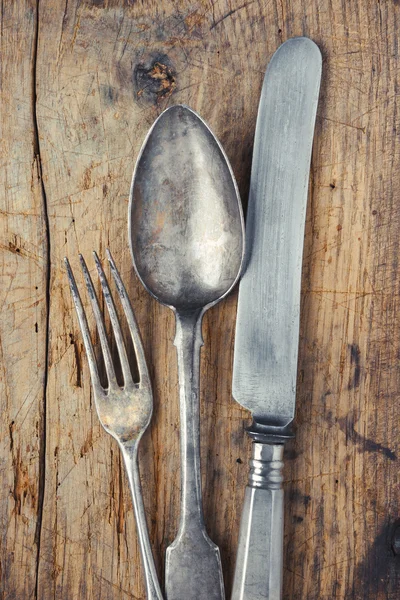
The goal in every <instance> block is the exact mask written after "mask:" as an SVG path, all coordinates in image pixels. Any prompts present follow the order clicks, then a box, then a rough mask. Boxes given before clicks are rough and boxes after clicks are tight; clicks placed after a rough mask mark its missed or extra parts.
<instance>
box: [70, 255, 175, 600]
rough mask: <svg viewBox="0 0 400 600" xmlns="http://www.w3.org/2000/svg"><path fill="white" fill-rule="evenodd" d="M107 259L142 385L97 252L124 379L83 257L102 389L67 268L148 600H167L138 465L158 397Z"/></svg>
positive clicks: (132, 317)
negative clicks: (125, 491) (124, 485)
mask: <svg viewBox="0 0 400 600" xmlns="http://www.w3.org/2000/svg"><path fill="white" fill-rule="evenodd" d="M107 256H108V260H109V263H110V267H111V273H112V275H113V278H114V281H115V284H116V288H117V291H118V295H119V298H120V301H121V304H122V308H123V310H124V314H125V318H126V321H127V323H128V328H129V332H130V335H131V337H132V342H133V346H134V349H135V355H136V361H137V366H138V371H139V382H138V383H136V382H135V381H134V380H133V377H132V371H131V368H130V365H129V360H128V356H127V352H126V348H125V343H124V339H123V336H122V331H121V326H120V323H119V320H118V316H117V312H116V309H115V305H114V301H113V298H112V295H111V292H110V288H109V286H108V282H107V279H106V276H105V274H104V271H103V268H102V266H101V263H100V261H99V259H98V256H97V254H96V253H95V252H94V260H95V263H96V267H97V272H98V276H99V279H100V283H101V288H102V291H103V296H104V300H105V302H106V305H107V309H108V313H109V315H110V321H111V326H112V329H113V333H114V337H115V341H116V344H117V348H118V355H119V359H120V363H121V369H122V375H123V380H124V382H123V385H122V386H121V385H119V384H118V382H117V377H116V374H115V367H114V361H113V358H112V355H111V350H110V345H109V342H108V339H107V334H106V330H105V326H104V320H103V316H102V313H101V310H100V306H99V301H98V298H97V295H96V292H95V290H94V287H93V283H92V279H91V277H90V274H89V271H88V269H87V267H86V263H85V261H84V259H83V257H82V256H80V262H81V266H82V271H83V275H84V278H85V282H86V287H87V291H88V294H89V298H90V301H91V304H92V308H93V313H94V317H95V320H96V325H97V330H98V333H99V338H100V343H101V348H102V353H103V359H104V364H105V368H106V374H107V380H108V384H107V387H103V386H102V384H101V382H100V376H99V371H98V366H97V362H96V357H95V354H94V350H93V345H92V340H91V337H90V332H89V327H88V324H87V319H86V314H85V310H84V308H83V305H82V301H81V298H80V295H79V291H78V287H77V285H76V281H75V278H74V275H73V272H72V269H71V267H70V264H69V262H68V259H65V263H66V266H67V272H68V278H69V283H70V288H71V294H72V298H73V301H74V304H75V308H76V312H77V315H78V320H79V325H80V328H81V331H82V337H83V341H84V345H85V350H86V354H87V359H88V362H89V369H90V376H91V379H92V387H93V393H94V400H95V405H96V410H97V414H98V417H99V419H100V423H101V424H102V426H103V427H104V429H105V430H106V431H107V433H109V434H110V435H112V437H113V438H114V439H115V440H116V441H117V443H118V445H119V447H120V450H121V453H122V456H123V458H124V462H125V467H126V472H127V475H128V481H129V486H130V490H131V494H132V501H133V509H134V513H135V518H136V526H137V531H138V538H139V546H140V551H141V555H142V560H143V567H144V575H145V579H146V591H147V598H148V599H149V600H162V597H163V596H162V593H161V589H160V585H159V582H158V578H157V572H156V568H155V565H154V559H153V554H152V550H151V545H150V541H149V534H148V530H147V523H146V514H145V510H144V505H143V498H142V488H141V484H140V473H139V467H138V446H139V442H140V438H141V437H142V435H143V433H144V431H145V430H146V429H147V426H148V425H149V422H150V419H151V415H152V412H153V395H152V391H151V384H150V378H149V373H148V370H147V365H146V359H145V356H144V352H143V346H142V341H141V338H140V332H139V329H138V326H137V323H136V319H135V315H134V313H133V310H132V307H131V304H130V302H129V299H128V296H127V293H126V290H125V287H124V284H123V283H122V280H121V277H120V275H119V273H118V271H117V268H116V266H115V263H114V261H113V259H112V256H111V254H110V252H109V251H107Z"/></svg>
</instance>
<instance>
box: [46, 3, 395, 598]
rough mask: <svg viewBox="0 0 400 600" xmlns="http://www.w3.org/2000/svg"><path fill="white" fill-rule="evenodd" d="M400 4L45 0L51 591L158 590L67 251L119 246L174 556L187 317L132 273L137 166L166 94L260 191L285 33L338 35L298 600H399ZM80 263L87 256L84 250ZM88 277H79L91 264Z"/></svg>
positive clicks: (221, 530)
mask: <svg viewBox="0 0 400 600" xmlns="http://www.w3.org/2000/svg"><path fill="white" fill-rule="evenodd" d="M399 10H400V9H399V6H398V3H397V2H387V3H383V2H372V0H364V1H362V2H351V3H342V2H340V1H339V0H319V1H316V0H315V1H311V2H310V1H309V0H308V1H307V2H305V1H303V0H296V1H294V0H293V1H291V0H283V1H282V2H275V1H271V2H269V3H266V2H248V3H243V2H240V0H236V1H232V2H231V3H229V4H228V3H225V2H215V3H207V2H199V3H197V4H193V3H191V2H185V1H181V2H179V3H176V2H174V3H173V2H169V1H168V2H167V1H165V2H163V3H161V4H160V3H157V2H148V3H146V6H144V5H143V6H142V5H139V4H138V3H136V4H135V5H131V3H130V2H125V3H124V2H122V1H121V2H118V1H113V2H111V1H109V2H107V1H104V2H99V1H96V2H94V1H93V2H89V1H85V2H78V1H77V0H76V1H71V0H70V1H69V2H68V3H67V4H66V6H65V8H64V7H63V9H62V10H60V7H59V6H58V4H57V3H54V2H53V1H52V0H42V2H41V3H40V13H39V17H40V27H39V54H38V124H39V132H40V143H41V155H42V164H43V173H44V184H45V189H46V197H47V201H48V212H49V219H50V234H51V249H52V253H51V266H52V270H51V313H50V325H51V327H50V331H51V338H50V355H49V371H48V378H49V386H48V390H49V391H48V399H47V402H48V409H47V427H46V430H47V441H46V450H47V454H46V488H45V492H46V494H45V504H44V520H43V526H42V536H41V562H40V571H39V575H40V578H39V597H40V598H43V599H47V598H50V597H51V598H59V599H61V598H77V597H79V598H80V599H89V598H90V599H92V598H99V597H101V598H121V599H122V598H129V597H138V598H142V597H143V596H144V591H143V585H142V583H141V580H140V574H141V571H140V568H139V566H138V565H139V555H138V549H137V542H136V538H135V528H134V523H133V516H132V510H131V507H130V504H129V497H128V490H127V486H126V481H125V476H124V473H123V470H122V467H121V463H120V459H119V455H118V452H117V448H116V446H115V444H114V443H113V441H112V440H111V439H109V438H108V437H107V436H106V434H104V433H103V432H102V430H101V429H100V426H99V425H98V422H97V418H96V415H95V411H94V408H93V406H92V403H91V393H90V380H89V374H88V370H87V365H86V360H85V357H84V355H83V350H82V343H81V338H80V335H79V331H78V327H77V323H76V319H75V316H74V314H73V312H72V308H71V302H70V298H69V292H68V289H67V282H66V278H65V273H64V270H63V267H62V257H63V256H64V255H65V254H68V255H69V256H70V257H71V258H72V259H74V257H75V256H76V254H77V252H78V251H81V252H83V253H84V254H85V255H87V256H88V255H89V252H90V251H91V250H92V249H93V248H96V249H97V250H99V252H100V254H101V256H104V249H105V247H106V246H110V247H111V249H112V251H113V253H114V255H115V258H116V260H117V262H118V264H119V265H120V266H121V269H122V273H123V275H124V278H125V280H126V281H127V285H128V288H129V290H130V293H131V295H132V298H133V300H134V303H135V306H136V311H137V316H138V320H139V323H140V326H141V329H142V333H143V337H144V341H145V346H146V351H147V356H148V360H149V364H150V369H151V373H152V376H153V380H154V394H155V407H156V410H155V416H154V421H153V424H152V428H151V431H150V433H149V435H147V436H146V438H145V440H144V442H143V449H142V450H143V451H142V457H141V458H142V469H143V481H144V487H145V501H146V504H147V507H148V513H149V523H150V530H151V536H152V539H153V542H154V547H155V554H156V560H157V563H158V565H159V568H160V572H161V570H162V561H163V555H164V550H165V547H166V545H167V544H168V543H169V542H170V541H171V540H172V539H173V537H174V532H175V528H176V523H177V518H178V504H179V493H178V487H179V479H178V406H177V372H176V359H175V353H174V348H173V346H172V341H173V335H174V332H173V319H172V315H171V314H170V313H169V311H168V310H167V309H163V308H161V307H159V306H157V305H156V304H155V303H154V302H153V301H151V300H150V299H149V298H148V296H147V295H146V294H145V293H144V291H143V290H142V289H141V287H140V285H139V283H138V281H137V280H136V279H135V277H134V275H133V274H132V267H131V261H130V257H129V252H128V240H127V231H126V214H127V201H128V193H129V183H130V177H131V173H132V169H133V165H134V161H135V159H136V156H137V153H138V150H139V147H140V144H141V141H142V139H143V137H144V135H145V133H146V130H147V128H148V127H149V126H150V125H151V123H152V122H153V120H154V118H155V117H156V116H157V115H158V114H159V112H160V111H161V110H162V109H163V108H165V107H166V106H168V105H169V104H171V103H175V102H184V103H187V104H189V105H190V106H191V107H193V108H194V109H196V110H197V111H198V112H199V113H200V114H201V115H202V116H203V117H204V118H205V119H206V120H207V121H208V122H209V123H210V125H211V127H212V128H213V130H214V131H215V133H216V134H217V135H218V136H219V138H220V139H221V141H222V143H223V144H224V146H225V148H226V150H227V153H228V155H229V157H230V159H231V161H232V165H233V168H234V171H235V174H236V176H237V178H238V181H239V186H240V189H241V192H242V194H243V197H245V196H246V195H247V189H248V179H249V171H250V160H251V147H252V139H253V134H254V126H255V118H256V111H257V104H258V97H259V92H260V89H261V83H262V77H263V73H264V71H265V68H266V65H267V62H268V60H269V58H270V56H271V55H272V53H273V51H274V50H275V49H276V48H277V46H278V45H279V43H281V42H282V41H284V40H285V39H287V38H288V37H291V36H294V35H308V36H309V37H311V38H312V39H314V40H315V41H316V42H317V43H318V44H319V45H320V47H321V49H322V51H323V55H324V70H323V77H324V81H323V88H322V95H321V102H320V107H319V111H318V123H317V130H316V139H315V148H314V156H313V164H312V181H311V186H310V202H309V209H308V221H307V230H306V241H305V243H306V248H305V256H304V279H303V304H302V308H303V311H302V326H301V343H300V363H299V364H300V372H299V388H298V390H299V405H298V411H297V429H298V434H297V439H296V441H295V442H293V443H292V445H291V447H290V448H288V449H287V450H288V451H287V456H288V459H289V464H288V466H287V468H286V472H285V488H286V496H287V499H288V500H289V502H288V505H287V511H286V528H285V573H284V577H285V592H284V598H294V599H302V600H305V599H307V600H316V599H317V598H318V599H319V598H326V599H328V598H329V599H331V598H342V599H353V600H355V599H361V598H362V599H363V600H365V599H367V600H372V599H374V600H376V599H377V600H382V599H391V600H394V599H395V598H397V597H398V594H399V590H400V576H399V569H400V567H399V564H400V563H399V559H398V557H394V555H393V553H392V552H391V549H390V537H391V535H392V531H393V527H394V524H395V522H396V520H397V518H398V515H399V506H398V502H399V500H398V498H399V479H398V468H397V460H398V452H399V443H398V439H399V426H398V422H399V420H398V418H399V409H398V401H397V398H398V388H399V375H398V370H397V358H398V356H399V342H400V335H399V329H398V327H397V319H396V317H397V308H398V297H399V294H398V286H399V276H398V273H397V270H398V259H397V255H398V237H399V236H398V226H399V223H398V220H399V219H398V215H399V211H398V207H397V202H396V190H397V188H398V178H399V168H398V166H399V161H398V150H397V147H396V139H397V128H398V113H397V104H396V100H397V94H398V76H399V56H398V45H397V44H398V42H397V38H398V19H399V14H398V13H399ZM72 262H73V265H74V266H75V267H76V266H77V261H76V260H72ZM80 281H81V280H80ZM234 315H235V295H233V296H232V297H231V298H229V299H228V300H227V301H226V302H224V303H223V304H221V305H220V306H217V307H215V308H214V309H213V310H212V311H211V312H210V314H209V315H207V317H206V319H205V323H204V337H205V347H204V349H203V356H202V378H203V379H202V382H203V388H202V434H203V439H202V442H203V450H202V454H203V479H204V489H205V511H206V518H207V523H208V528H209V531H210V534H211V537H212V538H213V539H214V540H215V541H216V542H217V543H218V544H219V545H220V546H221V549H222V555H223V561H224V565H225V570H226V583H227V590H228V593H229V590H230V587H231V581H232V572H233V563H234V553H235V545H236V538H237V531H238V519H239V513H240V505H241V501H242V497H243V490H244V485H245V479H246V474H247V466H246V463H247V459H248V456H249V444H248V440H246V439H245V436H244V434H243V419H245V418H246V413H245V412H244V411H242V410H241V409H240V408H239V407H238V405H237V404H235V403H234V401H233V400H232V399H231V393H230V379H231V359H232V347H233V332H234Z"/></svg>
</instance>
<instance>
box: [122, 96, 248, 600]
mask: <svg viewBox="0 0 400 600" xmlns="http://www.w3.org/2000/svg"><path fill="white" fill-rule="evenodd" d="M243 236H244V225H243V217H242V210H241V203H240V198H239V193H238V190H237V186H236V183H235V179H234V176H233V173H232V169H231V167H230V165H229V162H228V159H227V157H226V155H225V153H224V151H223V149H222V147H221V145H220V143H219V142H218V140H217V139H216V138H215V136H214V135H213V134H212V132H211V131H210V129H209V128H208V127H207V125H206V124H205V123H204V121H202V119H201V118H200V117H199V116H198V115H197V114H196V113H195V112H193V111H192V110H190V109H189V108H187V107H185V106H181V105H177V106H173V107H171V108H169V109H167V110H165V111H164V112H163V113H162V114H161V116H160V117H159V118H158V119H157V121H156V122H155V123H154V125H153V127H152V128H151V129H150V131H149V133H148V135H147V138H146V140H145V142H144V144H143V147H142V150H141V152H140V155H139V158H138V161H137V163H136V168H135V171H134V174H133V179H132V187H131V194H130V208H129V239H130V244H131V251H132V257H133V262H134V266H135V269H136V272H137V274H138V276H139V278H140V280H141V281H142V283H143V285H144V287H145V288H146V289H147V290H148V292H149V293H150V294H152V295H153V296H154V297H155V298H156V299H157V300H158V301H159V302H161V303H162V304H165V305H167V306H169V307H170V308H171V309H172V310H173V311H174V313H175V317H176V337H175V342H174V343H175V346H176V348H177V353H178V365H179V388H180V429H181V439H180V444H181V482H182V487H181V519H180V524H179V531H178V535H177V537H176V539H175V541H174V542H173V543H172V544H171V545H170V546H169V547H168V548H167V554H166V572H165V592H166V596H167V598H168V600H188V599H190V598H196V600H222V599H223V598H224V584H223V577H222V568H221V560H220V554H219V549H218V547H217V546H216V545H215V544H214V543H213V542H212V541H211V540H210V538H209V537H208V535H207V533H206V530H205V525H204V517H203V508H202V492H201V478H200V419H199V360H200V348H201V346H202V344H203V341H202V336H201V322H202V318H203V315H204V313H205V311H206V310H207V309H208V308H210V307H211V306H213V305H214V304H216V303H217V302H219V300H221V299H222V298H223V297H224V296H226V294H228V292H229V291H230V290H231V289H232V287H233V286H234V285H235V283H236V281H237V279H238V276H239V272H240V268H241V264H242V258H243V252H244V237H243Z"/></svg>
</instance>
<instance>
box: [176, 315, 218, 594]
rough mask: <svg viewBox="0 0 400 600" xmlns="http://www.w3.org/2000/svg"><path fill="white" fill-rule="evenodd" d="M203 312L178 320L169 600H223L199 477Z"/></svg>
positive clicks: (180, 317) (177, 316)
mask: <svg viewBox="0 0 400 600" xmlns="http://www.w3.org/2000/svg"><path fill="white" fill-rule="evenodd" d="M202 316H203V312H202V310H196V311H193V312H191V313H190V314H185V315H180V314H178V313H177V314H176V337H175V342H174V343H175V346H176V348H177V353H178V369H179V397H180V427H181V517H180V523H179V531H178V535H177V537H176V539H175V540H174V542H173V543H172V544H171V545H170V546H169V547H168V548H167V553H166V565H165V592H166V597H167V599H168V600H183V599H186V598H196V600H223V598H224V597H225V594H224V584H223V577H222V567H221V559H220V554H219V549H218V547H217V546H216V545H215V544H214V543H213V542H212V541H211V540H210V538H209V537H208V535H207V532H206V529H205V524H204V516H203V505H202V493H201V474H200V412H199V375H200V348H201V346H202V345H203V340H202V336H201V321H202Z"/></svg>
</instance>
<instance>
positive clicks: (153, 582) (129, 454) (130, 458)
mask: <svg viewBox="0 0 400 600" xmlns="http://www.w3.org/2000/svg"><path fill="white" fill-rule="evenodd" d="M120 448H121V452H122V456H123V457H124V463H125V468H126V472H127V475H128V481H129V487H130V490H131V495H132V502H133V510H134V513H135V519H136V527H137V532H138V538H139V547H140V553H141V555H142V561H143V570H144V576H145V580H146V591H147V599H148V600H163V595H162V593H161V588H160V583H159V581H158V576H157V571H156V566H155V564H154V558H153V552H152V549H151V544H150V539H149V531H148V529H147V521H146V513H145V509H144V504H143V495H142V484H141V482H140V473H139V464H138V443H135V444H134V445H131V446H123V445H121V446H120Z"/></svg>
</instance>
